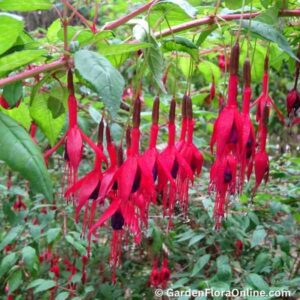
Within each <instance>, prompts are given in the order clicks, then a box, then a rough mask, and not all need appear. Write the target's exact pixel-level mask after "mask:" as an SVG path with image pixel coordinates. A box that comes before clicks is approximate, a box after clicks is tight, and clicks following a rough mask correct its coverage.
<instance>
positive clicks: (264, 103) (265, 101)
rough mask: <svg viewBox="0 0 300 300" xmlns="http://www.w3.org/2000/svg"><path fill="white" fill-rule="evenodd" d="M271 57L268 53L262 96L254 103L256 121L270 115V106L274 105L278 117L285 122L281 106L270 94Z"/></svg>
mask: <svg viewBox="0 0 300 300" xmlns="http://www.w3.org/2000/svg"><path fill="white" fill-rule="evenodd" d="M268 67H269V57H268V55H266V57H265V64H264V75H263V82H262V93H261V94H260V96H259V97H258V98H257V99H256V100H255V102H254V103H253V105H256V106H257V110H256V121H257V122H259V123H260V122H261V121H262V120H263V119H265V118H268V117H269V113H270V107H271V106H272V107H273V108H274V110H275V111H276V113H277V115H278V118H279V119H280V121H281V122H282V123H283V124H285V121H284V116H283V114H282V112H281V111H280V110H279V108H278V107H277V106H276V104H275V102H274V101H273V99H272V98H271V97H270V95H269V73H268Z"/></svg>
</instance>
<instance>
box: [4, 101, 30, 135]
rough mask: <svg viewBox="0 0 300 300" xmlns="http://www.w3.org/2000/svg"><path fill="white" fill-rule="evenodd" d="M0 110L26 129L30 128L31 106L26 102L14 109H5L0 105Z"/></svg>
mask: <svg viewBox="0 0 300 300" xmlns="http://www.w3.org/2000/svg"><path fill="white" fill-rule="evenodd" d="M0 110H1V111H2V112H3V113H4V114H5V115H7V116H9V117H10V118H12V119H13V120H15V121H16V122H17V123H19V124H20V125H22V126H23V127H24V128H25V129H26V130H29V128H30V125H31V121H32V119H31V116H30V113H29V107H28V106H27V105H26V104H25V103H24V102H21V103H20V105H19V106H18V107H14V108H12V109H3V108H1V107H0Z"/></svg>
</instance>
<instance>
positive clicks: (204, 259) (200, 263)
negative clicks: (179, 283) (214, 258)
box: [191, 254, 210, 277]
mask: <svg viewBox="0 0 300 300" xmlns="http://www.w3.org/2000/svg"><path fill="white" fill-rule="evenodd" d="M209 260H210V254H205V255H203V256H201V257H200V258H199V259H198V261H197V262H196V263H195V265H194V268H193V271H192V274H191V276H192V277H193V276H195V275H197V274H198V273H199V272H200V271H201V270H202V269H203V268H204V267H205V265H206V264H207V263H208V262H209Z"/></svg>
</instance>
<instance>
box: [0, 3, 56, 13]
mask: <svg viewBox="0 0 300 300" xmlns="http://www.w3.org/2000/svg"><path fill="white" fill-rule="evenodd" d="M51 6H52V4H51V2H50V0H26V1H24V0H13V1H12V0H1V1H0V9H2V10H15V11H33V10H42V9H49V8H51Z"/></svg>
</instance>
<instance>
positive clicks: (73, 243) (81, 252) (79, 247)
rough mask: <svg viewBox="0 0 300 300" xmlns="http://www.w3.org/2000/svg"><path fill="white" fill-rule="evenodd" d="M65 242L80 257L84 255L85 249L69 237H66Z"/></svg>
mask: <svg viewBox="0 0 300 300" xmlns="http://www.w3.org/2000/svg"><path fill="white" fill-rule="evenodd" d="M66 241H67V242H68V243H69V244H70V245H72V246H73V247H74V248H75V249H76V250H77V251H78V252H79V253H80V254H81V255H85V254H86V249H85V247H84V246H83V245H81V244H80V243H78V242H77V241H75V240H74V238H73V237H72V236H70V235H67V236H66Z"/></svg>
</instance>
